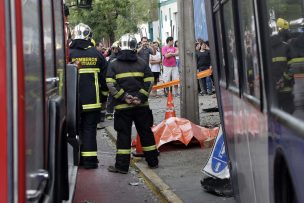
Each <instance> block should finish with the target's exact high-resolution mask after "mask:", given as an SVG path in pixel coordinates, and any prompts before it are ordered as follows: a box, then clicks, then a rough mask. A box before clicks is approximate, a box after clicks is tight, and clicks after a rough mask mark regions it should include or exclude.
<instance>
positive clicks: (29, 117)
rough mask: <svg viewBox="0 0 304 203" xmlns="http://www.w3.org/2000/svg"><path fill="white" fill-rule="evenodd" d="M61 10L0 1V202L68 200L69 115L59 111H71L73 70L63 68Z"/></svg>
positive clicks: (47, 0) (55, 2)
mask: <svg viewBox="0 0 304 203" xmlns="http://www.w3.org/2000/svg"><path fill="white" fill-rule="evenodd" d="M63 8H64V7H63V1H62V0H43V1H33V0H23V1H21V0H3V1H1V2H0V26H1V30H0V46H1V49H0V57H1V65H2V66H1V69H0V78H1V79H0V81H1V86H0V96H1V100H0V104H1V111H0V125H1V127H0V177H1V178H0V182H1V185H0V202H21V203H22V202H26V201H41V200H44V201H47V202H61V201H62V200H67V199H69V182H68V176H69V173H68V156H69V153H68V144H67V139H68V136H67V134H68V131H71V132H72V133H73V131H75V115H76V113H75V111H73V110H75V109H76V108H74V109H73V110H69V111H68V112H69V115H67V113H66V112H67V108H66V107H67V106H68V107H72V108H73V107H75V106H76V104H75V103H76V99H75V98H76V96H75V95H76V92H77V91H76V90H77V89H76V87H77V85H76V84H77V75H76V73H77V71H76V72H75V70H76V69H73V68H72V67H70V68H69V67H67V69H66V59H65V37H64V36H65V29H64V9H63ZM66 70H67V71H72V72H73V71H74V73H72V74H69V75H70V76H71V75H73V74H74V77H73V78H72V79H71V78H67V77H66ZM67 80H71V81H72V82H69V83H67V82H66V81H67ZM67 88H68V89H69V93H68V94H69V95H68V94H67V93H66V89H67ZM70 90H71V91H70ZM71 93H72V94H73V95H72V96H71ZM68 98H70V100H69V99H68ZM71 116H72V117H71ZM73 116H74V117H73ZM71 119H72V120H71ZM70 166H73V164H70Z"/></svg>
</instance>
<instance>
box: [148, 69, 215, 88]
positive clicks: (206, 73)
mask: <svg viewBox="0 0 304 203" xmlns="http://www.w3.org/2000/svg"><path fill="white" fill-rule="evenodd" d="M209 75H212V69H211V68H210V69H208V70H204V71H202V72H199V73H197V75H196V76H197V79H200V78H204V77H207V76H209ZM179 82H180V81H179V80H172V81H170V82H166V83H162V84H158V85H154V86H153V87H152V89H153V90H157V89H162V88H165V87H171V86H174V85H178V84H179Z"/></svg>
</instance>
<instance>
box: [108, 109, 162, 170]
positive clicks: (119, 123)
mask: <svg viewBox="0 0 304 203" xmlns="http://www.w3.org/2000/svg"><path fill="white" fill-rule="evenodd" d="M133 122H134V123H135V127H136V130H137V132H138V134H139V136H140V142H141V145H142V148H143V151H144V155H145V158H146V161H147V163H148V165H149V166H150V167H154V166H157V165H158V158H157V156H158V152H157V149H156V145H155V140H154V135H153V132H152V130H151V127H152V125H153V115H152V111H151V110H150V109H149V107H138V108H132V109H125V110H119V111H115V115H114V128H115V130H116V131H117V142H116V147H117V152H116V163H115V167H116V168H117V169H120V170H123V171H128V170H129V165H130V157H131V132H132V123H133Z"/></svg>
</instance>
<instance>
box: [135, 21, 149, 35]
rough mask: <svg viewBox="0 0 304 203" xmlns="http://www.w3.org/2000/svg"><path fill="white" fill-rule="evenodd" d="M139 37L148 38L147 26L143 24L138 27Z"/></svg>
mask: <svg viewBox="0 0 304 203" xmlns="http://www.w3.org/2000/svg"><path fill="white" fill-rule="evenodd" d="M138 28H139V35H140V37H148V38H149V24H148V23H144V24H141V25H139V26H138Z"/></svg>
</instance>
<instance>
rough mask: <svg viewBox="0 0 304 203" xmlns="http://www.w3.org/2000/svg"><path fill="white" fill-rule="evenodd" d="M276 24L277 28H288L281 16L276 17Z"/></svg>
mask: <svg viewBox="0 0 304 203" xmlns="http://www.w3.org/2000/svg"><path fill="white" fill-rule="evenodd" d="M277 26H278V28H279V29H289V23H288V22H287V21H286V20H284V19H283V18H278V19H277Z"/></svg>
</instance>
